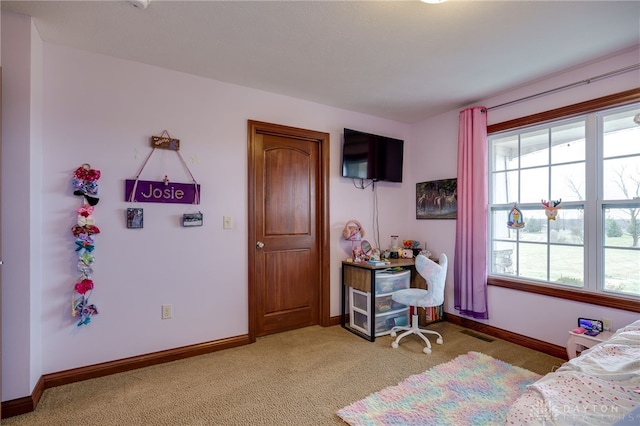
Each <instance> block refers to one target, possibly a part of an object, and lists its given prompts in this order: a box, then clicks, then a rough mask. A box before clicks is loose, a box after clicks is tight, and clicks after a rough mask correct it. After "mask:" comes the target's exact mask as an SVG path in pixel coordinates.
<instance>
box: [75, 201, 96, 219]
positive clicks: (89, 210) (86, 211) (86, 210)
mask: <svg viewBox="0 0 640 426" xmlns="http://www.w3.org/2000/svg"><path fill="white" fill-rule="evenodd" d="M78 214H79V215H80V216H84V217H89V216H91V215H92V214H93V206H90V205H89V204H85V205H84V206H82V207H80V208H79V209H78Z"/></svg>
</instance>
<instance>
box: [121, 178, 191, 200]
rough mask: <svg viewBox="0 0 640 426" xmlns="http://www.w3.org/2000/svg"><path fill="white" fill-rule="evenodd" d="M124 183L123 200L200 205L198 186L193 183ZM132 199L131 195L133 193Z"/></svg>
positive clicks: (128, 181) (133, 181)
mask: <svg viewBox="0 0 640 426" xmlns="http://www.w3.org/2000/svg"><path fill="white" fill-rule="evenodd" d="M137 182H138V183H137V185H136V181H135V180H130V179H127V180H125V181H124V200H125V201H135V202H137V203H178V204H200V185H199V184H193V183H175V182H166V183H165V182H163V181H160V182H155V181H150V180H139V181H137ZM134 187H135V194H134V195H133V197H132V196H131V193H132V192H133V191H134Z"/></svg>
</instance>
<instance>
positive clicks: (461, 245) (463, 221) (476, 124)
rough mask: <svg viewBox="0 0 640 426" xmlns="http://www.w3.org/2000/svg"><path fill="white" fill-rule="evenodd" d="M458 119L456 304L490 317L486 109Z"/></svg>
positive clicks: (465, 113)
mask: <svg viewBox="0 0 640 426" xmlns="http://www.w3.org/2000/svg"><path fill="white" fill-rule="evenodd" d="M459 120H460V122H459V127H458V218H457V221H456V249H455V260H454V265H453V272H454V281H453V285H454V307H455V308H456V309H457V310H458V311H459V312H460V314H462V315H465V316H468V317H472V318H479V319H487V318H489V312H488V309H487V214H488V213H487V211H488V207H487V205H488V201H489V199H488V198H489V197H488V186H487V171H488V163H487V161H488V156H489V153H488V142H487V110H486V108H484V107H473V108H467V109H465V110H463V111H460V118H459Z"/></svg>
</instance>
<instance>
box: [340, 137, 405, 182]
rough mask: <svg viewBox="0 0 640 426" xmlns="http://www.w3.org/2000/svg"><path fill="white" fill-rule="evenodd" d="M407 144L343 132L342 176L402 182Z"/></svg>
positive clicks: (400, 141)
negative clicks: (405, 145) (403, 161)
mask: <svg viewBox="0 0 640 426" xmlns="http://www.w3.org/2000/svg"><path fill="white" fill-rule="evenodd" d="M403 149H404V141H402V140H400V139H393V138H388V137H386V136H378V135H373V134H371V133H365V132H359V131H357V130H351V129H344V145H343V146H342V176H343V177H347V178H354V179H371V180H374V181H379V180H380V181H388V182H402V160H403Z"/></svg>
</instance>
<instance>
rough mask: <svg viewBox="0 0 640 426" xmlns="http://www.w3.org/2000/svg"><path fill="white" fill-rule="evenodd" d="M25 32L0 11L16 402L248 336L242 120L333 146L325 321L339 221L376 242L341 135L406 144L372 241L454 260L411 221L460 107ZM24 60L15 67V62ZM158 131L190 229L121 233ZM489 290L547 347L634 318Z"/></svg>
mask: <svg viewBox="0 0 640 426" xmlns="http://www.w3.org/2000/svg"><path fill="white" fill-rule="evenodd" d="M32 30H33V28H32V25H31V22H30V20H29V19H28V18H25V17H22V16H20V15H16V14H12V13H9V12H4V13H3V14H2V42H3V44H2V64H3V67H4V72H5V81H4V83H5V84H4V90H5V93H4V97H3V120H4V128H3V147H2V148H3V158H2V195H3V203H2V251H3V254H4V256H5V265H4V266H3V269H2V283H3V305H2V326H3V330H2V332H3V334H2V339H3V357H2V358H3V359H2V362H3V384H2V386H3V387H2V397H3V399H4V400H11V399H15V398H19V397H23V396H26V395H28V394H30V393H31V390H32V389H33V385H34V383H35V380H37V379H38V378H39V377H40V376H41V375H42V374H46V373H52V372H57V371H62V370H66V369H69V368H75V367H81V366H85V365H91V364H96V363H100V362H105V361H111V360H115V359H120V358H125V357H129V356H135V355H140V354H145V353H149V352H154V351H159V350H163V349H169V348H174V347H178V346H183V345H190V344H195V343H200V342H206V341H212V340H217V339H222V338H225V337H230V336H235V335H242V334H245V333H247V331H248V324H247V319H248V312H247V268H248V265H247V260H246V257H247V251H248V247H247V243H246V242H247V199H246V197H247V191H246V188H247V150H246V146H247V132H246V128H247V127H246V124H247V120H248V119H253V120H261V121H266V122H271V123H277V124H282V125H288V126H295V127H301V128H307V129H312V130H317V131H323V132H328V133H330V135H331V165H330V174H331V181H330V224H331V277H330V280H331V315H334V316H335V315H338V314H339V312H340V299H339V297H340V261H341V260H342V259H343V258H344V257H346V255H347V253H348V250H349V249H350V244H349V243H347V242H345V241H343V240H342V239H341V232H342V229H343V226H344V224H345V222H346V221H347V220H349V219H357V220H359V221H360V222H361V223H362V224H363V226H364V227H365V229H366V231H367V238H369V239H370V240H373V236H374V235H375V234H376V232H375V231H376V230H375V229H374V228H373V223H374V222H373V200H374V196H373V192H372V191H371V190H370V189H367V190H358V189H355V188H354V187H353V185H352V182H351V180H347V179H342V178H341V177H340V154H341V148H340V147H341V133H342V129H343V128H344V127H350V128H354V129H358V130H363V131H367V132H371V133H378V134H383V135H386V136H390V137H396V138H400V139H404V140H405V141H406V144H405V146H406V151H405V158H407V160H406V162H405V173H404V183H402V184H391V183H386V184H379V185H378V199H379V203H378V204H379V213H380V219H379V223H380V229H379V230H378V231H379V235H380V241H379V242H380V244H381V246H382V247H385V246H386V245H387V244H388V243H389V236H390V235H391V234H398V235H399V236H400V238H401V239H404V238H411V239H417V240H420V241H427V243H428V248H429V249H430V250H431V251H432V252H433V253H434V254H439V253H440V252H443V251H444V252H446V253H447V254H449V255H450V258H451V262H450V264H451V265H453V252H454V235H455V222H454V221H451V220H445V221H434V220H430V221H425V220H422V221H417V220H415V184H416V183H417V182H422V181H426V180H433V179H441V178H450V177H455V176H456V170H455V169H456V152H457V115H458V111H457V110H456V111H451V112H449V113H446V114H442V115H440V116H438V117H433V118H431V119H429V120H425V121H424V122H422V123H418V124H416V125H414V126H409V125H406V124H402V123H397V122H393V121H388V120H382V119H380V118H377V117H372V116H367V115H362V114H357V113H353V112H349V111H345V110H340V109H336V108H330V107H326V106H323V105H318V104H314V103H310V102H305V101H301V100H297V99H293V98H288V97H284V96H278V95H274V94H270V93H266V92H261V91H257V90H253V89H248V88H243V87H239V86H234V85H230V84H225V83H221V82H217V81H213V80H208V79H204V78H200V77H195V76H191V75H187V74H182V73H178V72H174V71H170V70H166V69H160V68H155V67H151V66H147V65H143V64H139V63H134V62H130V61H124V60H119V59H114V58H111V57H106V56H100V55H94V54H89V53H86V52H82V51H78V50H74V49H69V48H65V47H60V46H55V45H51V44H48V43H44V44H43V45H42V43H41V42H39V39H38V37H37V35H36V36H35V37H34V33H33V32H32ZM34 38H35V39H36V40H34ZM40 51H42V54H40ZM635 56H637V55H635ZM633 57H634V53H628V54H626V55H623V56H621V57H617V58H613V59H611V60H610V61H607V62H606V63H603V64H594V65H592V66H590V67H586V68H585V69H584V70H574V71H572V72H569V73H567V74H566V75H561V76H557V77H554V78H553V79H551V80H550V81H548V82H540V84H538V85H534V86H532V87H531V88H523V89H521V90H518V91H513V92H511V93H507V94H504V95H503V96H501V97H499V98H498V97H496V98H494V99H488V100H485V101H483V102H478V104H480V103H484V104H485V105H487V106H491V105H495V104H497V103H500V102H502V101H503V99H504V100H511V99H514V98H518V97H521V96H524V95H526V94H530V93H531V92H537V91H540V90H546V89H548V88H549V86H551V87H555V86H557V85H560V84H562V83H561V82H562V81H565V82H573V81H575V80H577V79H581V78H586V77H590V76H591V75H593V74H598V73H600V72H597V70H598V69H599V67H601V68H604V69H605V71H608V70H610V69H612V68H616V67H617V66H618V65H628V63H630V62H631V63H635V62H638V60H637V57H636V58H635V60H633ZM25 58H28V59H27V62H28V63H27V64H25V63H23V62H20V61H22V60H24V59H25ZM16 59H19V60H18V61H17V60H16ZM40 61H41V64H40ZM583 74H587V75H583ZM39 76H42V77H41V78H42V87H41V86H40V82H39V78H40V77H39ZM637 83H638V79H637V73H636V74H634V75H625V76H621V77H619V78H616V79H615V80H607V81H605V82H600V83H597V84H595V83H594V84H593V85H590V86H587V87H586V88H584V89H574V90H579V91H580V95H579V96H578V95H576V94H574V93H571V94H570V93H565V94H560V95H554V96H552V97H547V98H545V99H541V100H539V101H536V102H535V103H527V104H522V105H519V106H518V107H517V108H509V109H503V110H498V111H496V112H495V113H494V112H491V113H490V115H489V119H490V121H491V122H496V121H502V120H504V119H507V118H513V117H518V116H520V115H523V114H524V113H533V112H538V111H539V110H546V109H549V108H553V107H557V106H561V105H564V104H567V103H573V102H576V101H577V100H575V99H574V98H575V97H576V96H578V97H579V98H580V99H578V100H583V99H589V98H591V97H596V96H601V95H602V94H609V93H613V92H617V91H620V90H624V89H625V88H630V87H635V86H637V85H638V84H637ZM576 93H577V92H576ZM564 100H567V102H564ZM526 111H528V112H526ZM165 129H166V130H168V131H169V132H170V133H171V135H172V136H174V137H177V138H179V139H180V140H181V150H180V152H181V154H182V156H183V158H184V159H185V160H186V162H187V164H188V165H189V168H190V169H191V171H192V172H193V174H194V176H195V177H196V179H197V180H198V181H199V183H201V185H202V204H201V205H200V206H199V208H200V210H201V211H202V212H203V213H204V226H203V227H201V228H191V229H185V228H182V227H181V226H180V224H179V219H180V217H181V216H182V214H183V213H186V212H190V211H193V209H192V208H190V207H189V206H186V205H167V204H148V203H145V204H138V206H139V207H143V208H144V229H141V230H129V229H127V228H126V226H125V220H124V212H125V209H126V208H127V207H129V206H130V204H128V203H126V202H125V201H124V194H123V192H124V191H123V185H124V180H125V179H131V178H133V177H134V176H135V173H136V172H137V171H138V169H139V167H140V166H141V165H142V161H143V160H144V158H145V157H146V156H147V154H148V153H149V151H150V147H149V137H150V136H151V135H157V134H159V133H160V132H162V130H165ZM83 163H90V164H91V165H92V166H93V167H95V168H97V169H100V170H101V171H102V178H101V179H100V181H99V184H100V203H99V204H98V205H97V206H96V210H95V213H94V217H95V219H96V222H97V225H98V226H99V227H100V229H101V231H102V232H101V234H99V235H98V236H97V237H96V250H95V257H96V262H95V273H94V275H93V278H94V280H95V283H96V289H95V291H94V294H93V295H92V302H94V303H96V304H97V306H98V309H99V310H100V314H99V315H98V316H97V317H95V318H94V320H93V322H92V323H91V324H90V325H88V326H82V327H76V326H75V323H74V321H73V320H72V318H71V317H70V298H71V294H72V287H73V284H74V282H75V278H76V276H77V271H76V269H75V261H76V257H75V253H74V252H73V249H74V238H73V236H72V235H71V232H70V229H71V227H72V226H73V225H74V224H75V218H76V213H75V210H76V209H77V208H78V207H79V206H80V204H81V200H80V199H79V198H78V197H75V196H73V195H72V190H71V186H70V181H71V176H72V173H73V170H74V169H75V168H77V167H78V166H80V165H81V164H83ZM165 174H167V175H168V176H169V178H170V179H171V180H174V181H182V182H188V176H187V174H186V172H185V171H184V170H183V168H182V166H181V164H180V162H179V160H178V158H177V156H176V155H175V153H173V152H169V151H166V152H156V153H155V154H154V156H153V157H152V158H151V160H150V161H149V164H148V165H147V167H146V168H145V171H144V173H143V175H142V176H141V177H142V178H143V179H148V180H160V179H161V178H162V177H163V176H164V175H165ZM28 188H29V189H28ZM8 200H9V201H10V202H9V201H8ZM226 215H229V216H232V217H233V222H234V228H233V229H232V230H223V229H222V216H226ZM26 218H28V220H26ZM451 271H452V267H450V274H449V280H448V283H449V284H451V283H452V274H451ZM452 289H453V286H452V285H448V289H447V302H446V311H447V312H452V313H455V310H454V309H453V306H452V305H453V293H452ZM489 295H490V299H491V300H490V309H491V319H490V320H489V321H488V323H489V324H491V325H493V326H496V327H500V328H504V329H506V330H511V331H514V332H517V333H522V334H526V335H530V336H532V337H534V338H538V339H541V340H545V341H548V342H551V343H555V344H559V345H562V344H564V342H565V340H566V339H565V337H566V330H567V329H568V328H570V327H571V326H572V325H573V323H574V322H575V318H576V317H577V316H596V317H600V316H605V315H606V316H607V317H608V318H613V319H614V322H615V324H616V325H620V324H622V323H625V322H630V321H631V320H632V319H634V318H635V317H637V315H635V314H629V313H625V312H619V311H615V310H607V309H605V308H599V307H592V306H590V305H585V304H577V303H572V302H566V301H562V300H559V299H550V298H546V297H543V296H535V295H529V294H522V293H519V292H516V291H513V290H508V289H500V288H495V287H492V288H490V292H489ZM165 303H170V304H172V305H173V310H174V317H173V319H171V320H161V319H160V305H161V304H165ZM539 306H544V307H545V317H544V319H543V321H544V322H543V323H540V322H539V320H538V319H536V321H535V322H534V321H532V320H531V319H529V318H532V316H525V315H528V314H534V315H539V312H538V311H539V310H540V309H539Z"/></svg>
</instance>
